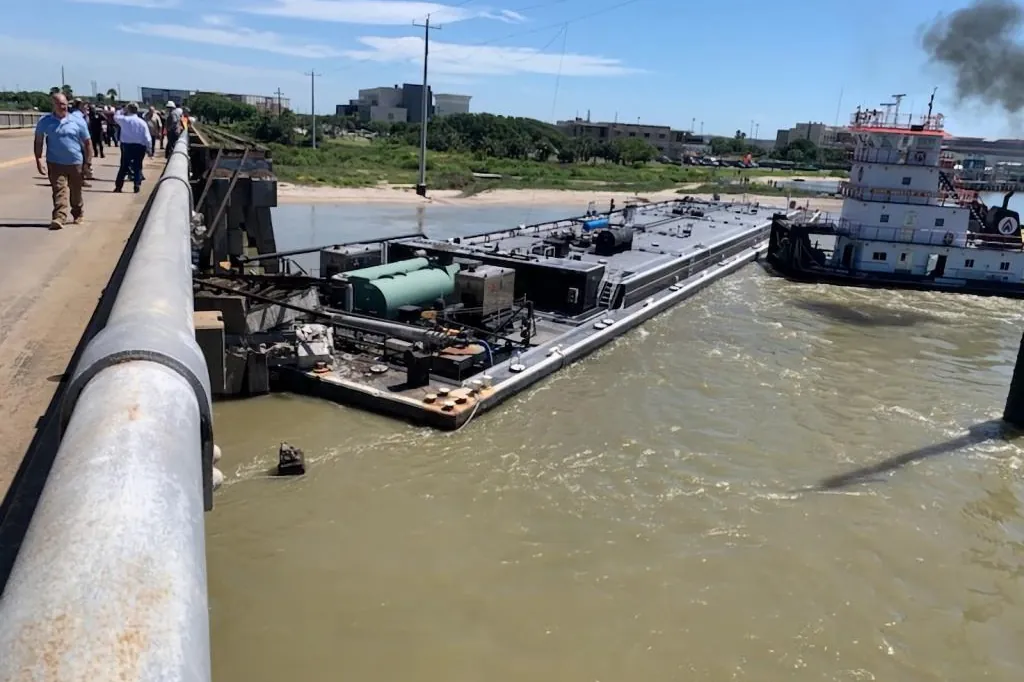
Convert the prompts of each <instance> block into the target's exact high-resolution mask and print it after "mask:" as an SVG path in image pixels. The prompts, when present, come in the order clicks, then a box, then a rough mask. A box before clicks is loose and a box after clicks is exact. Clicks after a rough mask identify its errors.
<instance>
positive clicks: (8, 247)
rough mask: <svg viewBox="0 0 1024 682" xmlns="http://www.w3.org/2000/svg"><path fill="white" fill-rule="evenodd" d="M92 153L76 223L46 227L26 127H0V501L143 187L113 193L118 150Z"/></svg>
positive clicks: (42, 185)
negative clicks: (89, 180) (81, 218)
mask: <svg viewBox="0 0 1024 682" xmlns="http://www.w3.org/2000/svg"><path fill="white" fill-rule="evenodd" d="M109 151H110V152H111V153H109V154H107V157H106V159H96V161H95V162H94V164H93V172H94V173H95V175H96V179H95V180H93V181H92V187H87V188H85V192H86V194H85V218H86V222H85V223H84V224H82V225H69V226H67V227H65V228H64V229H63V230H59V231H50V230H49V229H48V225H49V222H50V210H51V203H50V187H49V184H48V183H47V181H46V178H43V177H40V176H39V175H38V173H37V172H36V169H35V163H34V160H33V156H32V132H31V131H5V132H0V498H2V496H3V494H4V493H6V491H7V488H8V486H9V484H10V482H11V479H12V478H13V476H14V473H15V472H16V471H17V469H18V465H19V464H20V462H21V460H22V458H23V456H24V454H25V450H26V448H27V447H28V444H29V442H30V441H31V440H32V437H33V435H34V433H35V426H36V422H37V420H38V419H39V418H40V417H41V416H42V415H43V412H45V410H46V407H47V405H48V404H49V402H50V399H51V398H52V397H53V393H54V391H55V389H56V388H57V385H58V382H59V381H60V378H61V375H62V373H63V372H64V371H65V368H66V366H67V363H68V360H70V358H71V354H72V353H73V351H74V348H75V345H76V344H77V343H78V340H79V338H80V337H81V336H82V333H83V332H84V330H85V326H86V324H87V323H88V321H89V318H90V316H91V315H92V312H93V309H94V308H95V307H96V302H97V300H98V299H99V296H100V293H101V292H102V290H103V287H104V286H105V285H106V283H107V280H108V279H109V277H110V274H111V271H112V270H113V267H114V265H115V263H116V262H117V260H118V258H119V257H120V255H121V251H122V250H123V248H124V243H125V241H126V240H127V238H128V236H129V234H130V233H131V231H132V228H133V227H134V226H135V222H136V221H137V219H138V217H139V213H140V212H141V210H142V207H143V205H144V204H145V201H146V198H147V197H148V194H149V192H150V191H151V190H152V188H153V185H154V183H155V181H156V179H157V178H158V177H159V175H160V171H161V169H162V159H160V158H159V153H158V158H157V159H156V160H155V161H152V162H150V161H147V163H146V181H145V182H144V183H143V191H142V192H141V193H140V194H133V193H132V191H131V184H130V183H127V190H128V191H127V193H124V194H114V193H113V192H112V189H113V186H114V177H115V175H116V174H117V165H118V162H119V160H120V150H119V149H116V148H115V149H111V150H109Z"/></svg>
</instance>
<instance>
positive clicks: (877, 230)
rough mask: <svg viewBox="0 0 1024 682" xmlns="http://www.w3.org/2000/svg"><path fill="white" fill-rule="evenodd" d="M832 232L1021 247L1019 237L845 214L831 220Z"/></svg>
mask: <svg viewBox="0 0 1024 682" xmlns="http://www.w3.org/2000/svg"><path fill="white" fill-rule="evenodd" d="M835 233H836V234H837V235H840V236H844V237H848V238H850V239H860V240H863V241H868V242H895V243H900V244H918V245H922V246H959V247H966V246H975V247H977V248H986V247H987V248H991V249H995V250H1000V251H1021V250H1024V242H1022V240H1021V237H1019V236H1013V235H1009V236H1007V235H1001V234H990V233H980V232H952V231H949V230H943V229H942V228H921V227H899V226H893V227H888V226H884V225H867V224H863V223H854V222H851V221H849V220H847V219H845V218H841V219H839V220H838V221H836V222H835Z"/></svg>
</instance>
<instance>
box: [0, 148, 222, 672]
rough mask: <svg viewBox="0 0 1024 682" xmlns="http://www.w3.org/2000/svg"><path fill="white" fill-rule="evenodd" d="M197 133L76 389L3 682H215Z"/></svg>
mask: <svg viewBox="0 0 1024 682" xmlns="http://www.w3.org/2000/svg"><path fill="white" fill-rule="evenodd" d="M187 137H188V136H187V135H183V136H182V137H181V139H180V140H179V141H178V143H177V145H176V146H175V148H174V151H173V154H172V155H171V158H170V160H169V161H168V163H167V167H166V168H165V170H164V173H163V175H162V176H161V178H160V180H159V181H158V184H157V187H156V188H155V189H154V196H153V198H152V202H151V204H150V206H149V209H148V213H147V215H146V218H145V219H144V222H143V225H142V227H141V228H140V233H139V236H138V242H137V244H136V246H135V250H134V252H133V254H132V257H131V261H130V263H129V265H128V268H127V270H126V271H125V276H124V280H123V282H122V283H121V285H120V287H119V289H118V292H117V296H116V298H115V301H114V304H113V307H112V309H111V313H110V317H109V319H108V322H107V325H106V326H105V327H104V329H103V330H102V331H100V332H99V333H98V334H97V335H96V337H95V338H94V339H93V340H92V341H91V342H90V343H89V344H88V346H87V347H86V348H85V350H84V352H83V354H82V358H81V361H80V362H79V364H78V366H77V367H76V368H75V372H74V374H73V376H72V378H71V381H70V382H69V384H68V389H67V395H66V399H65V403H64V404H63V408H64V409H63V412H62V415H63V419H62V423H63V425H64V429H63V437H62V439H61V442H60V447H59V449H58V451H57V454H56V458H55V460H54V463H53V468H52V469H51V471H50V475H49V477H48V478H47V481H46V485H45V487H44V488H43V492H42V495H41V497H40V499H39V503H38V506H37V507H36V511H35V514H34V515H33V517H32V520H31V522H30V525H29V527H28V531H27V533H26V535H25V539H24V542H23V543H22V545H21V550H20V552H19V553H18V556H17V558H16V559H15V563H14V566H13V569H12V571H11V574H10V577H9V579H8V581H7V584H6V587H5V589H4V592H3V594H2V596H0V680H14V679H24V680H59V681H61V682H64V681H66V680H82V681H83V682H84V681H86V680H88V681H89V682H101V681H105V680H110V681H121V680H132V681H147V682H148V681H154V682H155V681H156V680H161V681H163V680H167V681H173V682H209V680H210V641H209V618H208V613H207V592H206V555H205V539H204V529H203V511H204V508H205V509H209V508H210V507H211V504H212V483H211V481H212V476H211V473H212V458H213V440H212V428H211V398H210V386H209V377H208V374H207V370H206V365H205V362H204V360H203V356H202V353H201V351H200V350H199V346H198V344H197V343H196V341H195V337H194V330H193V323H192V311H193V300H192V276H191V267H192V264H191V251H190V237H189V234H190V233H189V230H190V220H191V214H192V202H191V190H190V185H189V168H188V166H189V164H188V139H187Z"/></svg>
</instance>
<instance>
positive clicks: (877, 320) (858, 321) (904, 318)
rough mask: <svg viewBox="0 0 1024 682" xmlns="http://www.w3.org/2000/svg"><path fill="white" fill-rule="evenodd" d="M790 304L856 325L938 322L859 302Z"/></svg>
mask: <svg viewBox="0 0 1024 682" xmlns="http://www.w3.org/2000/svg"><path fill="white" fill-rule="evenodd" d="M791 303H792V305H793V306H795V307H797V308H800V309H801V310H806V311H807V312H810V313H814V314H816V315H820V316H822V317H827V318H829V319H830V320H832V321H834V322H843V323H846V324H853V325H856V326H858V327H912V326H914V325H915V324H921V323H923V322H938V321H939V318H937V317H935V316H934V315H929V314H928V313H920V312H915V311H908V310H902V311H895V310H890V309H888V308H885V307H884V306H880V305H872V304H864V303H862V304H860V305H858V306H857V307H853V306H850V305H846V304H843V303H832V302H829V301H811V300H807V299H799V298H797V299H793V300H792V301H791Z"/></svg>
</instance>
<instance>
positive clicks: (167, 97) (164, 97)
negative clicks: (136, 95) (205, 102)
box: [140, 88, 291, 114]
mask: <svg viewBox="0 0 1024 682" xmlns="http://www.w3.org/2000/svg"><path fill="white" fill-rule="evenodd" d="M140 90H141V93H140V94H141V96H142V103H143V104H146V105H152V106H154V107H157V108H158V109H162V108H164V106H165V105H166V104H167V102H169V101H170V102H174V103H175V104H177V105H179V106H181V105H187V104H188V100H189V99H190V98H192V97H194V96H195V95H219V96H221V97H227V98H228V99H230V100H233V101H235V102H241V103H242V104H248V105H249V106H253V107H256V108H257V109H260V110H262V111H269V112H271V113H274V114H279V113H281V111H283V110H284V109H290V108H291V100H290V99H288V98H287V97H277V96H275V95H236V94H232V93H227V92H212V91H201V90H196V91H190V90H172V89H167V88H140Z"/></svg>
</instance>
